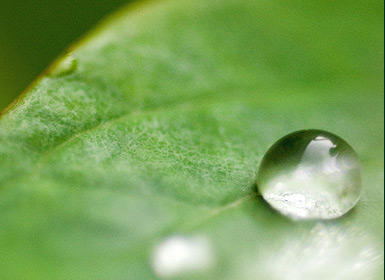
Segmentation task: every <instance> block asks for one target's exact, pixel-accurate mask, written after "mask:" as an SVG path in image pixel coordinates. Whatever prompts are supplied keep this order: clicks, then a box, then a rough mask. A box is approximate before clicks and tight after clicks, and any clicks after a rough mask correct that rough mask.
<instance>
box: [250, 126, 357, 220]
mask: <svg viewBox="0 0 385 280" xmlns="http://www.w3.org/2000/svg"><path fill="white" fill-rule="evenodd" d="M257 186H258V190H259V192H260V193H261V194H262V196H263V198H264V199H265V200H266V201H267V202H268V203H269V204H270V205H271V206H272V207H273V208H274V209H276V210H278V211H279V212H281V213H282V214H285V215H287V216H289V217H291V218H292V219H294V220H298V219H333V218H338V217H340V216H342V215H344V214H345V213H346V212H348V211H349V210H350V209H352V208H353V207H354V205H355V204H356V203H357V202H358V200H359V198H360V195H361V165H360V161H359V159H358V156H357V154H356V153H355V152H354V150H353V149H352V147H351V146H350V145H349V144H348V143H346V142H345V141H344V140H343V139H341V138H340V137H338V136H336V135H334V134H332V133H329V132H326V131H322V130H313V129H312V130H301V131H296V132H293V133H291V134H288V135H286V136H285V137H283V138H281V139H279V140H278V141H277V142H276V143H275V144H274V145H273V146H272V147H270V149H269V150H268V151H267V153H266V154H265V156H264V157H263V160H262V163H261V165H260V167H259V171H258V175H257Z"/></svg>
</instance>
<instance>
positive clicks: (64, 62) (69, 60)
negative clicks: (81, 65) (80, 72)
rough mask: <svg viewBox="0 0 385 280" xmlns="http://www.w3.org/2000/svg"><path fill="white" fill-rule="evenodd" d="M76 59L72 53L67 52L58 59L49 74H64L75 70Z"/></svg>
mask: <svg viewBox="0 0 385 280" xmlns="http://www.w3.org/2000/svg"><path fill="white" fill-rule="evenodd" d="M77 67H78V61H77V59H76V57H74V56H73V55H72V54H68V55H66V56H64V57H63V58H62V59H60V60H59V61H58V62H57V63H56V64H55V65H54V67H53V69H52V70H51V72H50V76H56V77H59V76H65V75H68V74H71V73H73V72H74V71H76V69H77Z"/></svg>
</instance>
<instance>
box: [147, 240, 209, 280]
mask: <svg viewBox="0 0 385 280" xmlns="http://www.w3.org/2000/svg"><path fill="white" fill-rule="evenodd" d="M213 261H214V256H213V252H212V248H211V244H210V242H209V240H208V239H207V238H205V237H202V236H195V237H186V236H180V235H174V236H170V237H169V238H167V239H165V240H164V241H162V242H161V243H160V244H158V246H156V248H155V249H154V251H153V255H152V263H151V265H152V269H153V271H154V273H155V274H156V275H157V276H158V277H161V278H169V277H181V276H187V275H193V274H195V273H199V272H204V271H206V270H207V269H209V268H210V267H211V266H212V265H213Z"/></svg>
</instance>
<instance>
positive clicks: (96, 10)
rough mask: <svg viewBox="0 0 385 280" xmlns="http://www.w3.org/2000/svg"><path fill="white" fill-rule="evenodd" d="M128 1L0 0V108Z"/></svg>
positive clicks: (128, 0)
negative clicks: (72, 45) (66, 50)
mask: <svg viewBox="0 0 385 280" xmlns="http://www.w3.org/2000/svg"><path fill="white" fill-rule="evenodd" d="M128 2H133V1H132V0H131V1H130V0H109V1H101V0H96V1H95V0H76V1H74V0H21V1H14V0H1V1H0V110H1V109H3V108H4V107H6V106H7V105H8V104H9V103H10V102H11V101H12V100H13V99H14V98H15V97H16V96H17V95H19V94H20V93H21V92H22V91H23V90H24V89H25V88H26V87H27V86H28V85H29V84H30V83H31V82H32V81H33V80H35V79H36V77H37V76H38V75H39V74H40V73H41V72H42V71H44V69H45V68H46V67H47V66H48V65H49V64H50V63H51V62H52V61H53V60H54V59H55V58H56V57H57V56H58V55H60V53H62V52H63V51H64V50H65V49H66V48H67V47H68V46H69V45H71V44H72V43H73V42H74V41H77V40H78V39H79V38H80V37H81V36H82V34H85V33H86V32H87V31H88V30H89V29H90V28H92V27H93V26H94V25H95V24H96V23H97V22H98V21H99V20H101V19H102V18H103V17H105V16H106V15H107V14H109V13H111V12H112V11H114V10H116V9H117V8H119V7H120V6H122V5H124V4H125V3H128Z"/></svg>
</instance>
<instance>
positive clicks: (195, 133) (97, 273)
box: [0, 0, 384, 279]
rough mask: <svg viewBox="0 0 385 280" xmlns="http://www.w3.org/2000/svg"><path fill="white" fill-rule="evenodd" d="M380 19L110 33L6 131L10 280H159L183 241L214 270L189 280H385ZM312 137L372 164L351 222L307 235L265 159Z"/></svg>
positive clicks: (213, 11) (273, 16)
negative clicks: (168, 245)
mask: <svg viewBox="0 0 385 280" xmlns="http://www.w3.org/2000/svg"><path fill="white" fill-rule="evenodd" d="M344 2H346V3H344ZM364 4H365V5H364ZM364 4H362V3H359V1H357V3H356V2H354V3H351V2H347V1H343V2H338V3H334V2H329V1H327V2H325V3H324V2H315V3H313V2H312V3H303V2H302V1H293V2H290V4H288V3H287V2H284V1H251V0H242V1H239V0H238V1H235V0H234V1H233V0H223V1H209V3H207V1H203V0H197V1H186V0H177V1H160V2H149V3H143V4H139V5H138V6H137V7H128V8H127V9H126V10H122V11H120V12H119V13H118V14H116V15H114V16H113V17H111V18H110V19H108V20H107V21H106V22H105V23H104V24H103V25H101V26H100V27H99V28H98V29H96V30H94V31H93V32H92V33H90V35H88V37H86V38H85V39H84V40H83V41H82V42H81V43H80V44H78V45H77V46H75V47H74V48H73V49H72V52H71V55H67V56H65V57H64V58H63V59H62V60H59V61H58V62H57V63H56V64H54V66H53V67H52V68H51V70H50V72H49V73H47V75H43V76H42V77H41V78H40V79H39V80H38V81H37V82H36V83H35V84H34V85H33V86H32V87H31V88H30V89H29V90H28V92H27V93H26V94H25V95H24V96H23V97H21V98H19V99H18V100H17V102H15V103H14V105H13V106H12V107H10V108H9V109H8V110H7V111H6V112H5V113H4V114H3V115H2V117H1V119H0V170H1V172H0V190H1V196H0V209H1V211H0V224H1V227H0V248H1V252H2V254H1V257H0V258H1V262H0V276H1V277H0V278H3V279H128V278H130V279H131V278H135V279H151V278H156V277H158V276H159V273H158V274H157V272H156V271H154V264H153V252H154V248H156V247H157V245H158V244H159V243H161V242H162V241H163V240H165V239H167V238H168V237H170V236H175V235H182V236H187V237H191V238H193V237H196V236H200V237H202V236H203V237H204V238H205V239H206V240H207V241H208V243H209V244H210V246H211V247H210V248H211V250H212V254H213V264H212V265H211V266H210V267H209V268H207V269H206V270H204V271H203V270H202V271H193V272H189V273H186V274H181V275H176V277H177V278H179V277H181V278H188V279H190V278H193V279H256V278H257V279H380V278H381V277H382V275H383V269H382V263H383V230H384V224H383V217H384V212H383V209H384V208H383V122H382V120H383V95H382V90H383V84H382V81H381V80H382V76H383V71H382V62H381V58H382V57H381V56H382V54H380V52H379V50H382V49H383V45H382V38H381V37H380V36H379V35H378V34H380V31H381V29H382V24H381V20H382V17H381V15H382V14H381V12H380V11H379V8H380V7H377V6H380V5H381V3H377V2H376V1H373V2H368V3H364ZM74 61H75V62H74ZM72 62H74V63H72ZM305 128H318V129H324V130H328V131H331V132H333V133H336V134H337V135H339V136H341V137H342V138H344V139H345V140H347V141H348V142H349V143H350V144H351V145H352V146H353V147H354V148H355V149H356V151H357V153H358V154H359V156H360V158H361V160H362V165H363V172H364V186H363V189H364V191H363V195H362V198H361V200H360V202H359V203H358V205H357V206H356V207H355V209H353V210H352V211H351V212H349V213H348V214H347V215H345V216H344V217H342V218H340V219H337V220H332V221H309V222H292V221H290V220H288V219H287V218H285V217H282V216H280V215H279V214H278V213H277V212H274V211H273V210H271V209H270V208H269V207H268V206H267V205H266V203H265V202H264V201H263V200H262V199H261V198H260V197H259V196H257V195H256V194H255V185H254V182H255V175H256V171H257V167H258V164H259V162H260V160H261V158H262V156H263V154H264V152H265V151H266V150H267V148H268V147H269V146H270V145H271V144H272V143H273V142H275V141H276V140H277V139H278V138H280V137H282V136H283V135H285V134H287V133H290V132H292V131H294V130H299V129H305ZM160 276H162V275H160Z"/></svg>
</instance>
